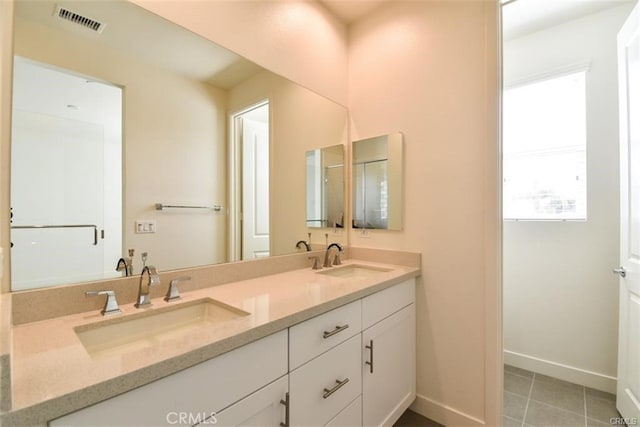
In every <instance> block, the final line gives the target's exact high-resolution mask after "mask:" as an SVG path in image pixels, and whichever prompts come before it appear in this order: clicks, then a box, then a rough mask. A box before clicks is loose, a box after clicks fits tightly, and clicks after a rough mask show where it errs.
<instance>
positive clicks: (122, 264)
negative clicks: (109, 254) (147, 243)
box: [116, 258, 129, 276]
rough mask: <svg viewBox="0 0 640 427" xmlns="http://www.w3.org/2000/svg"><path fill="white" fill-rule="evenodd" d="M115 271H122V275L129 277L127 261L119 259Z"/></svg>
mask: <svg viewBox="0 0 640 427" xmlns="http://www.w3.org/2000/svg"><path fill="white" fill-rule="evenodd" d="M116 271H124V275H125V276H128V275H129V267H128V266H127V261H125V260H124V258H120V259H119V260H118V263H117V264H116Z"/></svg>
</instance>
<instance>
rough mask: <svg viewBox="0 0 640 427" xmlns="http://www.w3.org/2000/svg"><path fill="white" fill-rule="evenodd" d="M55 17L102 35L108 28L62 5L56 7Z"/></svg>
mask: <svg viewBox="0 0 640 427" xmlns="http://www.w3.org/2000/svg"><path fill="white" fill-rule="evenodd" d="M54 15H55V16H56V17H57V18H59V19H63V20H65V21H69V22H73V23H74V24H77V25H81V26H83V27H84V28H86V29H88V30H91V31H95V32H96V33H102V30H104V27H105V26H106V24H104V23H102V22H99V21H96V20H94V19H91V18H87V17H86V16H82V15H80V14H78V13H75V12H72V11H71V10H69V9H67V8H65V7H62V6H60V5H56V10H55V12H54Z"/></svg>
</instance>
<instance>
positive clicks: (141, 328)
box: [74, 298, 249, 356]
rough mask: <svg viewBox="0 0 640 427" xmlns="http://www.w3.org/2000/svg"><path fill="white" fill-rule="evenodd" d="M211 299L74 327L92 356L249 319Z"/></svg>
mask: <svg viewBox="0 0 640 427" xmlns="http://www.w3.org/2000/svg"><path fill="white" fill-rule="evenodd" d="M248 315H249V313H247V312H246V311H243V310H240V309H237V308H235V307H231V306H229V305H227V304H224V303H222V302H220V301H216V300H214V299H211V298H203V299H199V300H195V301H189V302H184V303H180V304H176V305H175V306H171V307H163V308H159V309H156V310H149V311H144V312H141V313H136V314H132V315H129V316H124V317H120V318H114V319H108V320H105V321H102V322H98V323H93V324H90V325H82V326H77V327H75V328H74V330H75V332H76V335H78V338H80V341H81V342H82V345H83V346H84V348H85V349H86V350H87V352H88V353H89V354H90V355H91V356H96V355H100V354H105V353H111V352H113V351H128V350H135V349H137V348H143V347H148V346H151V345H154V344H157V343H160V342H162V341H166V340H168V339H171V338H177V337H179V336H180V335H181V334H184V333H187V332H189V331H193V330H196V329H200V328H208V327H213V326H215V325H217V324H220V323H223V322H226V321H229V320H232V319H236V318H239V317H243V316H248Z"/></svg>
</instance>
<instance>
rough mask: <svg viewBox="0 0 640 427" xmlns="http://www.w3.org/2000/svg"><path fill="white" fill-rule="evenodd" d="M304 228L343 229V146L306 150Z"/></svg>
mask: <svg viewBox="0 0 640 427" xmlns="http://www.w3.org/2000/svg"><path fill="white" fill-rule="evenodd" d="M306 160H307V227H310V228H318V227H333V228H344V189H345V186H344V146H343V145H334V146H331V147H325V148H316V149H315V150H309V151H307V157H306Z"/></svg>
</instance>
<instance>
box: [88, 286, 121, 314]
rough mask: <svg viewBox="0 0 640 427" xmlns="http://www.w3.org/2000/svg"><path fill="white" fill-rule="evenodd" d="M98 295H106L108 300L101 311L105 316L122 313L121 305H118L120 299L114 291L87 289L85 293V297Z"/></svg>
mask: <svg viewBox="0 0 640 427" xmlns="http://www.w3.org/2000/svg"><path fill="white" fill-rule="evenodd" d="M98 295H106V296H107V301H106V302H105V303H104V308H103V309H102V310H101V311H100V313H102V315H103V316H107V315H109V314H119V313H122V311H121V310H120V307H118V301H117V300H116V294H115V292H113V291H87V292H85V293H84V296H85V297H87V298H88V297H96V296H98Z"/></svg>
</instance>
